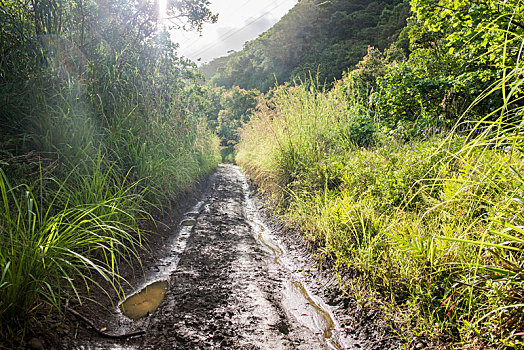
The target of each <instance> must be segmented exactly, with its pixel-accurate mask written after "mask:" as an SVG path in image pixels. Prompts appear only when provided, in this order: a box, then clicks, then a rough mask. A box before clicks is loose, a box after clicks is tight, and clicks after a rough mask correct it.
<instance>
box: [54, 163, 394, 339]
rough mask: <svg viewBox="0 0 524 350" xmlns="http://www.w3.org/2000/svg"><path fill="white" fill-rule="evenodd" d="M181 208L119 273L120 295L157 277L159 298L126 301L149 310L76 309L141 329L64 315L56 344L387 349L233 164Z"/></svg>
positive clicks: (378, 331)
mask: <svg viewBox="0 0 524 350" xmlns="http://www.w3.org/2000/svg"><path fill="white" fill-rule="evenodd" d="M195 203H196V204H195ZM191 205H193V207H192V208H190V207H189V206H188V208H186V211H188V212H186V214H185V215H181V216H180V218H179V221H178V224H177V230H173V232H171V235H170V237H163V238H162V237H160V236H159V237H158V238H157V239H158V242H152V243H151V246H152V247H153V248H154V254H153V255H154V258H151V259H146V260H145V262H144V269H143V270H140V272H141V273H139V272H135V274H134V275H135V277H134V278H133V277H132V276H131V277H130V278H129V280H130V281H131V282H132V284H134V288H131V287H130V288H128V289H127V294H126V296H127V297H128V300H133V299H132V298H139V297H140V291H141V290H143V289H144V288H145V287H146V286H148V285H151V284H154V283H155V282H161V281H166V282H167V284H159V285H160V286H161V287H160V289H159V290H157V292H156V294H158V295H157V296H160V297H161V299H160V300H153V301H151V300H150V298H149V297H147V298H145V299H143V300H139V301H136V302H134V304H137V305H142V306H144V305H145V303H147V307H149V306H151V305H153V304H155V303H156V301H158V303H159V305H158V307H156V306H157V305H153V306H154V307H153V308H151V309H150V310H149V309H147V310H146V311H144V310H145V309H144V310H142V312H141V314H140V315H139V316H144V317H142V318H140V319H138V318H139V316H137V317H133V318H136V319H138V320H136V321H133V320H132V319H130V318H128V317H126V316H125V315H124V314H122V312H121V305H120V304H119V303H118V302H117V301H115V302H114V303H113V304H111V303H108V304H107V305H105V306H104V307H100V306H95V307H89V306H87V307H86V306H84V310H85V316H86V317H89V318H90V319H91V320H92V321H93V323H96V324H98V325H99V326H100V328H104V331H106V329H107V332H108V333H112V334H122V333H126V332H135V331H139V330H144V331H145V332H146V333H145V335H143V336H140V337H135V338H131V339H125V340H114V339H103V338H101V337H99V336H98V335H97V334H95V333H94V332H90V331H89V330H88V329H86V328H85V327H82V324H81V322H80V321H78V320H74V319H70V324H69V325H66V328H67V329H66V331H64V332H63V337H62V339H61V348H63V349H393V348H395V347H396V345H398V344H397V342H396V341H394V338H391V337H387V336H386V335H384V333H383V327H381V326H379V325H377V324H375V323H376V322H377V320H376V319H375V315H374V314H370V315H368V316H366V315H365V314H363V313H362V310H357V309H358V306H357V305H356V303H355V302H354V301H351V299H349V298H347V297H345V296H343V295H341V293H340V292H339V290H338V288H337V287H338V286H337V279H336V278H333V275H332V274H329V273H323V272H322V271H319V270H318V269H316V268H315V265H314V261H313V260H312V259H311V257H310V256H309V255H308V254H307V253H306V252H305V251H304V250H303V245H302V243H301V242H300V240H299V239H298V237H296V236H293V235H290V236H288V237H287V238H286V239H282V237H281V235H280V234H279V231H278V229H275V227H274V226H272V225H268V224H266V223H267V222H268V220H267V219H263V218H262V217H261V214H260V212H259V210H258V208H257V201H256V200H255V199H254V198H253V196H252V193H251V191H250V190H249V186H248V183H247V180H246V178H245V177H244V175H243V174H242V173H241V172H240V171H239V170H238V168H237V167H235V166H231V165H226V166H221V167H219V169H218V170H217V171H216V172H215V173H214V174H213V175H212V176H211V177H210V179H209V186H208V188H207V189H206V190H205V191H204V192H203V196H202V198H201V200H200V201H195V202H193V203H192V204H191ZM270 226H271V227H270ZM128 273H129V271H128ZM137 276H141V277H137ZM166 286H167V289H166ZM144 292H145V291H144ZM142 295H144V294H142ZM150 296H152V294H151V295H150ZM153 297H154V296H153ZM100 302H101V303H103V302H102V301H100ZM131 303H133V302H131ZM150 304H151V305H150ZM124 306H125V305H124ZM357 311H358V312H357ZM352 315H359V319H355V316H352Z"/></svg>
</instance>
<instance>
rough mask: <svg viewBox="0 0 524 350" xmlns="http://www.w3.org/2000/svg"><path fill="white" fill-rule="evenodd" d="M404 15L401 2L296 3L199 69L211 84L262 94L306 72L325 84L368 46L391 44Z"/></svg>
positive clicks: (319, 0)
mask: <svg viewBox="0 0 524 350" xmlns="http://www.w3.org/2000/svg"><path fill="white" fill-rule="evenodd" d="M408 13H409V4H408V3H407V2H406V1H402V0H394V1H386V0H358V1H357V0H353V1H347V0H334V1H322V0H302V1H299V2H298V3H297V5H296V6H295V7H294V8H293V9H291V10H290V12H289V13H288V14H287V15H286V16H284V17H283V18H282V20H280V22H278V23H277V24H276V25H275V26H273V28H271V29H270V30H268V31H267V32H265V33H263V34H262V35H260V36H259V37H258V38H257V39H255V40H253V41H251V42H248V43H246V44H245V46H244V49H243V50H241V51H239V52H235V53H233V54H231V55H230V56H227V57H223V58H218V59H216V60H213V61H211V62H210V63H208V64H207V65H204V66H203V67H202V71H203V72H204V75H205V76H206V78H208V79H209V80H210V81H211V83H213V84H215V85H219V86H225V87H227V88H231V87H232V86H234V85H236V86H240V87H241V88H244V89H258V90H260V91H263V92H266V91H267V90H268V89H269V88H271V87H273V86H275V82H278V83H284V82H290V81H293V80H294V79H296V78H304V77H308V76H309V74H310V73H312V74H313V75H315V74H317V73H318V77H319V79H320V81H322V82H324V81H327V82H328V83H330V82H332V81H333V80H334V79H335V78H341V76H342V72H344V71H345V70H347V69H348V68H353V67H355V65H356V64H357V63H358V62H359V61H360V59H361V58H362V56H364V55H365V54H366V51H367V48H368V46H369V45H371V46H374V47H377V48H379V49H381V50H383V49H385V48H386V47H388V46H389V44H390V43H391V42H393V41H395V40H397V37H398V36H399V34H400V31H401V30H402V28H403V27H404V26H405V20H406V17H407V16H408ZM404 42H406V40H404Z"/></svg>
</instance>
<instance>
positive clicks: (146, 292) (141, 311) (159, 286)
mask: <svg viewBox="0 0 524 350" xmlns="http://www.w3.org/2000/svg"><path fill="white" fill-rule="evenodd" d="M168 288H169V282H167V281H158V282H154V283H151V284H150V285H148V286H147V287H145V288H144V289H143V290H141V291H140V292H139V293H137V294H134V295H132V296H130V297H129V298H127V299H126V300H125V301H124V302H123V303H122V304H120V310H121V311H122V313H123V314H124V315H125V316H127V317H129V318H130V319H132V320H133V321H137V320H139V319H141V318H142V317H146V316H148V315H149V314H150V313H152V312H154V311H155V310H156V309H157V308H158V307H159V306H160V303H161V302H162V300H164V297H165V295H166V292H167V289H168Z"/></svg>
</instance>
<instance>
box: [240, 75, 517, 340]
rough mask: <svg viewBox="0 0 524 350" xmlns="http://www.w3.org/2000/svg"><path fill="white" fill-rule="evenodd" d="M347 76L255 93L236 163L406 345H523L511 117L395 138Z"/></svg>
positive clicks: (346, 286) (345, 284) (514, 134)
mask: <svg viewBox="0 0 524 350" xmlns="http://www.w3.org/2000/svg"><path fill="white" fill-rule="evenodd" d="M348 82H349V80H343V81H340V82H338V83H337V84H336V85H335V88H334V90H333V91H329V92H328V91H319V90H317V89H315V88H309V87H306V86H297V87H291V88H289V87H281V88H279V89H278V90H277V91H275V92H274V97H273V98H267V100H265V101H261V103H260V105H259V108H258V111H257V113H256V114H255V115H254V116H253V117H252V120H251V122H250V123H249V124H248V125H246V126H245V127H244V129H243V130H242V132H241V142H240V144H239V146H238V154H237V161H238V163H239V164H240V165H241V166H242V167H243V168H244V169H245V170H246V171H247V172H248V173H249V174H250V176H252V177H253V179H254V180H255V181H256V182H257V183H258V184H259V186H260V187H261V189H262V190H263V191H266V192H267V193H268V194H269V195H270V197H271V198H273V202H272V203H273V205H274V207H275V209H276V211H279V212H280V213H281V215H282V217H283V219H284V220H285V221H287V222H288V223H289V224H290V225H298V226H299V227H300V228H301V230H302V231H303V232H304V234H305V236H306V238H307V239H308V240H310V241H311V242H312V243H313V245H312V246H313V247H316V248H315V253H316V254H317V255H318V257H319V259H321V260H323V261H327V262H329V263H331V264H333V266H335V267H336V268H338V269H339V271H340V272H341V273H342V275H343V276H344V278H343V286H342V287H343V288H344V289H346V290H347V291H348V292H350V293H352V294H353V295H354V296H355V297H356V298H357V299H358V300H360V301H361V305H362V306H364V305H366V306H367V307H372V308H376V309H381V310H382V314H383V315H384V317H386V319H387V320H388V321H389V322H391V323H392V324H397V326H395V327H393V328H394V329H402V332H399V336H400V337H401V338H403V339H404V340H405V342H406V343H408V344H409V343H415V342H419V341H422V342H425V343H426V344H429V343H434V344H439V343H442V342H443V343H448V344H454V346H457V347H462V346H469V347H485V346H497V347H501V346H502V347H503V346H513V345H512V344H516V343H519V342H522V335H523V333H522V325H523V322H522V321H523V320H522V296H523V294H522V263H523V259H522V243H523V242H522V233H524V232H523V231H524V230H523V229H522V218H521V213H522V203H523V202H522V200H523V199H522V190H523V189H524V188H523V183H522V181H523V180H524V177H523V176H522V175H521V174H522V169H523V167H524V162H523V161H522V154H521V146H520V145H521V143H522V142H521V140H520V137H521V136H520V135H521V134H522V133H521V129H520V128H521V126H520V124H518V123H516V124H514V125H510V124H509V123H508V122H507V120H508V117H507V116H505V117H504V118H502V119H499V121H497V122H495V123H494V122H484V123H483V124H477V127H475V128H473V130H472V128H471V127H470V128H469V130H472V131H471V134H470V135H460V134H458V133H454V132H452V133H450V134H449V133H448V134H440V135H438V134H437V135H434V136H430V137H428V138H427V139H425V140H416V139H415V140H412V141H410V142H402V141H398V140H396V139H395V138H393V137H392V136H390V135H389V134H388V133H384V132H382V131H380V130H381V126H380V122H379V121H373V120H371V123H369V124H372V126H368V120H369V119H368V118H369V116H368V114H367V112H366V110H365V107H364V104H363V103H360V102H359V101H358V99H355V98H354V97H353V93H352V87H351V86H350V85H348ZM512 111H513V112H512V113H513V114H514V113H515V110H514V109H512ZM499 112H500V111H499ZM363 120H364V122H363ZM486 120H493V119H492V118H486ZM470 125H475V124H471V123H470ZM366 127H367V129H366ZM458 129H461V130H464V129H467V128H464V127H462V126H461V127H459V128H458ZM370 130H371V131H370ZM362 134H364V135H365V136H366V137H365V138H364V137H361V135H362ZM369 139H371V140H372V142H364V141H363V140H369ZM362 146H366V147H362ZM370 305H371V306H370ZM417 339H420V340H417ZM428 342H429V343H428Z"/></svg>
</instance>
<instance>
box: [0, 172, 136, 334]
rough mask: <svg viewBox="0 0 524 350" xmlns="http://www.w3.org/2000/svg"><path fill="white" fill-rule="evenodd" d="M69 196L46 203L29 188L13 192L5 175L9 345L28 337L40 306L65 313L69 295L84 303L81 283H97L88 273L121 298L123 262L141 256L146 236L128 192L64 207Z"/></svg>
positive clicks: (0, 183)
mask: <svg viewBox="0 0 524 350" xmlns="http://www.w3.org/2000/svg"><path fill="white" fill-rule="evenodd" d="M63 191H64V192H65V191H66V187H65V186H64V185H63V184H61V185H59V189H58V191H57V193H56V194H55V196H54V197H53V198H52V200H51V202H50V203H45V202H43V201H42V196H35V194H34V192H33V191H32V190H31V188H30V187H28V186H26V185H18V186H15V187H13V186H11V185H10V183H9V181H8V179H7V178H6V176H5V174H4V172H3V171H1V170H0V198H1V208H0V227H1V228H2V235H0V247H1V249H0V266H1V270H2V283H0V285H1V288H0V296H1V298H0V299H1V300H2V307H1V308H0V320H1V322H2V333H3V334H2V335H3V336H4V337H6V338H8V339H9V338H11V337H16V336H20V335H21V334H18V333H19V332H24V331H25V322H27V320H28V318H29V317H30V315H31V314H32V313H34V312H35V311H36V310H37V309H38V308H39V307H41V304H46V305H48V306H50V307H52V308H58V309H60V306H61V303H62V300H63V298H65V297H66V296H73V297H74V296H75V295H76V297H78V298H79V295H78V294H77V287H78V286H79V283H84V284H86V285H89V284H90V283H97V282H95V281H96V280H95V279H93V278H92V277H91V276H90V275H88V274H86V271H92V272H94V273H96V274H99V275H101V276H102V278H103V279H105V280H106V281H108V282H109V283H110V284H111V285H112V286H113V288H115V289H116V290H117V291H119V283H120V280H119V279H118V264H117V262H118V260H119V259H120V258H122V257H123V258H127V259H128V258H129V256H128V255H131V256H132V255H136V246H137V245H139V241H140V236H139V235H135V234H134V233H135V232H136V233H138V227H137V225H136V224H134V223H135V218H134V213H132V212H130V211H129V212H128V211H126V210H127V209H128V207H126V205H125V201H126V198H125V197H126V194H125V192H124V193H118V194H114V195H111V196H106V197H105V198H104V199H102V200H99V201H96V202H93V203H89V202H82V204H73V203H70V202H65V203H64V202H61V198H60V197H62V196H63V193H62V192H63ZM122 216H128V217H129V219H128V220H127V221H128V222H130V223H132V224H126V223H125V221H124V220H122ZM126 255H127V257H126ZM82 281H83V282H82Z"/></svg>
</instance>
